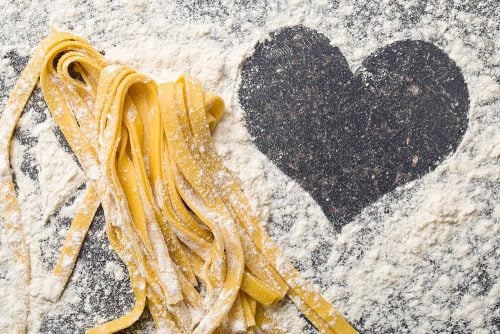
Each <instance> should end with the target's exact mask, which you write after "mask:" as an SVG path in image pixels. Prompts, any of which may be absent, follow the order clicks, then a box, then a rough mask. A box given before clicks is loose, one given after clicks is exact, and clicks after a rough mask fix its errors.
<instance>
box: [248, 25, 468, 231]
mask: <svg viewBox="0 0 500 334" xmlns="http://www.w3.org/2000/svg"><path fill="white" fill-rule="evenodd" d="M241 77H242V81H241V86H240V89H239V100H240V103H241V105H242V107H243V109H244V111H245V115H246V121H247V128H248V129H249V131H250V133H251V135H252V137H253V140H254V142H255V144H256V145H257V147H258V148H259V149H260V150H261V151H262V152H263V153H264V154H266V155H267V156H268V157H269V159H271V160H272V161H273V162H274V163H275V164H276V165H277V166H278V167H279V168H280V169H281V170H282V171H283V172H285V173H286V174H287V175H288V176H290V177H291V178H293V179H295V180H296V181H297V182H298V183H299V184H300V185H301V186H302V187H303V188H304V189H305V190H306V191H308V192H309V193H310V194H311V196H312V197H313V198H314V199H315V200H316V201H317V202H318V203H319V204H320V205H321V207H322V208H323V210H324V212H325V214H326V215H327V217H328V218H329V219H330V220H331V221H332V222H333V224H334V225H335V227H336V228H337V229H340V228H341V227H342V226H343V225H344V224H346V223H347V222H349V221H350V220H351V219H352V218H353V217H354V216H355V215H356V214H358V213H359V212H360V211H361V210H362V209H363V208H364V207H365V206H366V205H368V204H370V203H372V202H373V201H375V200H376V199H377V198H379V197H380V196H382V195H384V194H386V193H387V192H390V191H392V190H393V189H395V188H396V187H397V186H400V185H402V184H405V183H406V182H408V181H411V180H414V179H416V178H418V177H421V176H422V175H424V174H425V173H427V172H428V171H430V170H431V169H433V168H434V167H435V166H436V165H437V164H438V163H439V162H441V161H442V160H443V159H445V157H446V156H447V155H449V154H450V153H451V152H453V151H454V150H455V148H456V147H457V146H458V144H459V143H460V141H461V138H462V136H463V134H464V133H465V130H466V128H467V113H468V108H469V95H468V90H467V86H466V84H465V83H464V78H463V76H462V73H461V70H460V69H459V68H458V67H457V66H456V65H455V63H454V62H453V61H452V60H451V59H450V58H449V57H448V56H447V55H446V54H445V53H444V52H443V51H441V50H440V49H439V48H437V47H436V46H434V45H433V44H431V43H427V42H424V41H418V40H404V41H398V42H395V43H392V44H390V45H388V46H386V47H384V48H381V49H379V50H377V51H376V52H374V53H373V54H372V55H370V56H369V57H368V58H366V59H365V60H364V61H363V63H362V67H361V68H360V69H359V70H358V71H357V72H356V73H354V74H353V73H352V72H351V70H350V68H349V64H348V62H347V60H346V59H345V57H344V56H343V55H342V53H341V52H340V50H339V49H338V48H336V47H333V46H331V45H330V42H329V40H328V39H327V38H326V37H325V36H324V35H322V34H319V33H318V32H316V31H313V30H310V29H307V28H305V27H303V26H295V27H287V28H284V29H281V30H279V31H276V32H274V33H272V34H271V36H270V39H268V40H266V41H264V42H260V43H258V44H257V45H256V47H255V51H254V53H253V55H251V56H250V57H249V58H248V59H246V61H245V62H244V63H243V65H242V68H241Z"/></svg>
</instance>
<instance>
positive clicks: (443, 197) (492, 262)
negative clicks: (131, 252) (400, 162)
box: [0, 0, 500, 333]
mask: <svg viewBox="0 0 500 334" xmlns="http://www.w3.org/2000/svg"><path fill="white" fill-rule="evenodd" d="M499 13H500V11H499V10H498V4H497V2H496V1H494V0H492V1H483V2H477V1H454V2H452V1H445V2H443V3H435V4H434V3H433V2H432V1H418V2H417V1H404V0H394V1H391V0H388V1H384V2H383V3H382V4H379V3H376V2H373V1H359V2H358V3H356V4H353V2H352V1H306V0H296V1H289V2H278V1H266V2H259V3H253V2H250V1H242V2H238V4H237V5H235V4H233V2H229V1H227V3H226V1H217V2H214V3H212V4H210V2H205V1H178V2H174V1H148V0H140V1H139V0H136V1H123V2H121V1H82V2H73V1H39V2H31V1H25V2H22V1H17V2H12V3H11V2H6V1H3V2H1V4H0V22H2V29H1V30H0V64H1V65H0V71H1V74H0V98H1V99H0V107H2V108H3V106H4V104H5V101H6V97H7V96H8V93H9V91H10V89H11V88H12V86H13V84H14V82H15V80H16V78H17V77H18V75H19V72H20V70H21V69H22V68H23V66H24V64H25V63H26V61H27V58H28V57H29V55H30V53H31V51H32V49H33V47H34V46H35V45H37V44H38V43H39V42H40V40H41V39H42V38H43V37H44V36H46V35H47V33H48V30H49V27H51V26H52V27H55V28H58V29H61V30H68V31H71V32H73V33H75V34H78V35H81V36H82V37H84V38H86V39H88V40H89V41H90V42H91V43H93V44H94V45H95V46H96V47H97V48H98V49H99V50H102V51H104V52H105V54H106V57H107V58H109V59H112V60H116V61H120V62H123V63H126V64H128V65H130V66H133V67H136V68H137V69H138V70H140V71H143V72H145V73H147V74H149V75H151V76H152V77H154V78H155V79H158V80H174V79H175V78H176V76H177V75H178V74H180V73H183V72H188V73H190V74H191V75H193V76H195V77H197V78H199V79H200V80H201V82H202V83H203V85H204V87H205V88H206V89H208V90H212V91H215V92H217V93H219V94H221V96H222V97H223V98H224V100H225V101H226V103H227V108H226V114H225V116H224V117H223V119H222V123H221V124H220V125H219V126H218V128H217V130H216V133H215V144H216V148H217V150H218V151H219V152H220V153H221V154H222V155H223V157H224V159H225V161H226V164H227V166H228V167H229V168H231V169H232V170H233V171H234V173H235V174H236V175H237V176H238V177H239V178H240V179H241V180H242V183H243V186H244V189H245V192H246V193H247V195H248V196H249V197H250V199H251V201H252V204H253V205H254V207H255V209H256V211H257V212H258V214H259V216H260V217H261V218H262V219H263V221H264V222H265V224H266V227H267V228H268V230H269V232H270V234H271V235H272V236H273V237H274V238H275V239H276V240H277V241H278V243H279V244H280V245H281V246H282V248H283V249H284V250H285V251H286V253H287V254H289V256H290V257H291V258H292V259H293V260H294V262H295V263H296V264H297V266H298V267H299V268H300V269H301V271H303V272H304V273H305V275H306V276H308V277H309V278H310V279H311V280H313V281H314V282H315V283H316V284H317V286H318V287H319V288H320V289H321V291H322V292H324V293H325V295H326V296H327V297H328V298H329V300H331V301H332V302H333V304H334V305H335V306H336V307H337V308H338V309H340V310H341V311H342V312H343V313H344V314H345V315H346V317H347V318H348V319H349V320H350V321H351V322H352V323H353V324H355V325H356V327H357V328H359V329H360V331H362V332H366V333H404V332H422V333H429V332H443V333H470V332H474V333H497V332H500V327H499V326H500V310H499V304H500V303H499V300H500V280H499V279H498V273H499V272H500V263H499V260H498V258H499V256H500V254H499V253H500V252H499V244H500V234H499V221H500V185H499V182H498V176H499V175H500V165H499V161H498V160H499V157H500V130H499V128H500V111H499V108H500V83H499V81H500V80H499V70H498V66H499V62H500V54H499V52H498V47H499V39H500V35H499V29H500V27H499V24H500V23H499V22H500V17H499ZM298 24H300V25H303V26H305V27H308V28H310V29H314V30H315V31H317V32H318V33H321V34H323V35H324V36H326V38H328V39H329V40H330V43H331V45H332V46H334V47H338V48H339V49H340V50H342V54H343V56H344V57H345V58H346V60H347V62H348V63H349V66H350V69H351V70H352V71H353V73H356V70H357V69H358V68H360V67H361V65H362V61H363V60H364V59H366V58H367V57H368V56H369V55H370V54H372V53H373V52H375V51H376V50H377V49H379V48H382V47H385V46H387V45H389V44H391V43H393V42H396V41H401V40H406V39H411V40H423V41H426V42H429V43H432V44H433V45H435V46H436V47H438V48H439V49H441V50H442V51H443V52H444V53H445V54H447V56H448V57H449V58H450V59H451V60H452V61H453V62H454V63H456V65H457V66H458V67H459V68H460V70H461V72H462V74H463V77H464V81H465V84H466V85H467V89H468V93H469V106H468V126H467V130H466V132H465V134H464V135H463V139H461V141H460V143H459V145H458V147H457V148H456V149H455V150H453V152H451V151H450V152H451V153H449V154H448V155H447V156H446V157H445V158H444V159H443V160H442V161H441V162H440V164H439V165H438V166H437V167H435V168H434V169H433V170H432V171H431V172H430V173H427V174H426V175H424V176H422V177H421V178H418V179H416V180H414V181H411V182H409V183H406V184H405V185H404V186H401V187H398V188H396V189H395V190H393V191H391V192H389V193H387V194H385V195H384V196H382V197H380V198H378V199H376V201H374V202H372V203H371V204H369V205H368V206H366V207H365V208H363V209H362V210H361V211H360V213H359V214H358V215H357V216H355V217H353V218H352V219H351V220H350V221H349V222H347V223H345V224H344V226H343V227H342V229H341V231H340V232H336V229H335V228H334V226H335V222H329V221H328V219H327V218H326V216H325V215H324V214H323V212H322V210H321V207H320V206H319V205H318V204H316V203H315V201H314V200H313V199H312V197H311V196H310V195H309V194H308V193H307V192H306V191H305V190H304V189H303V188H301V187H300V186H299V185H298V184H297V183H296V182H295V181H293V180H291V179H290V178H288V177H287V176H285V175H284V174H283V173H282V172H281V171H280V170H279V169H278V168H277V167H276V166H275V165H274V164H273V163H272V162H270V161H269V160H268V159H267V158H266V157H265V155H264V154H262V153H260V152H259V151H258V150H257V148H256V147H255V146H253V145H252V141H251V138H250V136H249V133H248V131H247V130H246V129H247V127H246V125H245V123H244V119H245V111H244V110H243V108H242V107H241V106H240V103H239V98H238V90H239V87H240V69H241V65H242V64H243V62H244V61H245V59H247V58H248V57H249V56H250V55H251V54H253V48H254V46H255V45H256V44H257V43H258V42H259V41H262V40H264V39H266V38H267V37H268V36H269V34H270V33H271V32H273V31H276V30H278V29H280V28H282V27H284V26H295V25H298ZM298 93H300V92H298ZM0 110H1V108H0ZM276 126H279V125H278V124H277V125H276ZM311 133H314V128H311ZM290 136H293V133H291V134H290ZM325 153H326V152H325ZM12 164H13V168H14V171H15V176H16V182H17V185H18V188H19V198H20V201H21V207H22V213H23V223H24V224H25V226H26V233H27V239H28V241H29V245H30V256H31V261H32V262H31V263H32V268H31V270H32V284H31V286H30V294H31V312H30V318H29V320H30V330H29V331H30V332H31V333H83V332H84V331H85V329H87V328H89V327H91V326H93V325H95V324H97V323H100V322H103V321H105V320H108V319H111V318H114V317H117V316H119V315H121V314H123V313H124V312H126V311H127V310H129V309H130V308H131V306H132V303H133V296H132V294H131V292H130V290H129V289H130V287H129V284H128V273H127V271H126V268H125V267H124V266H123V264H121V263H120V261H119V260H118V258H117V257H116V256H115V255H114V254H113V252H112V250H111V249H110V247H109V246H108V243H107V241H106V235H105V233H104V230H103V224H104V220H103V216H102V214H101V213H100V214H99V215H98V216H97V217H96V219H95V220H94V223H93V225H92V228H91V231H90V233H89V235H88V236H87V239H86V241H85V245H84V247H83V251H82V254H81V256H80V258H79V260H78V262H77V266H76V269H75V273H74V275H73V276H72V278H71V281H70V283H69V286H68V288H67V290H66V291H65V292H64V294H63V296H62V299H61V300H60V301H59V302H58V303H56V304H52V303H50V302H48V301H46V300H44V299H43V298H42V297H41V296H42V295H43V294H44V290H45V289H50V284H47V277H48V274H49V272H50V270H51V268H52V266H53V264H54V262H55V260H56V258H57V254H58V250H59V249H58V248H59V247H60V244H61V242H62V240H63V237H64V233H65V231H66V230H67V228H68V225H69V223H70V221H71V218H72V216H73V215H74V212H75V210H76V207H77V205H78V203H79V202H80V201H81V195H82V191H83V189H84V187H85V186H84V183H85V180H84V176H83V173H82V172H81V171H80V169H79V166H78V163H77V162H76V161H75V159H74V158H73V157H72V155H71V152H69V150H68V148H67V146H66V145H65V143H64V140H63V139H62V137H61V135H60V133H59V132H58V130H57V129H55V127H54V123H53V121H52V119H51V117H50V115H49V114H48V111H47V110H46V107H45V104H44V102H43V99H42V97H41V94H40V92H39V91H36V92H35V94H34V96H33V98H32V100H31V101H30V103H29V105H28V107H27V108H26V112H25V114H24V116H23V117H22V120H21V123H20V126H19V129H18V130H17V132H16V140H15V141H14V144H13V147H12ZM346 196H348V194H346ZM1 231H2V227H1V224H0V233H1ZM10 268H11V259H10V254H9V250H8V249H7V245H6V243H5V240H4V237H3V234H2V239H0V332H1V333H10V332H12V328H13V327H12V326H13V324H12V320H13V317H11V316H10V314H11V312H13V310H15V306H16V296H14V295H13V289H12V286H13V284H14V281H15V280H16V277H15V276H13V275H12V272H11V271H10ZM275 311H276V312H275V315H276V318H277V319H278V320H279V322H280V323H281V324H282V326H283V328H284V330H285V332H287V333H303V332H304V331H305V330H304V328H308V329H307V331H309V330H310V331H311V332H314V331H313V330H312V329H311V328H310V326H309V325H308V324H306V323H305V321H304V320H303V319H302V318H300V316H299V314H298V312H297V311H296V310H295V308H294V307H293V305H290V304H289V303H283V305H280V306H279V307H277V308H276V310H275ZM133 331H135V332H143V333H152V332H153V327H152V324H151V322H150V320H149V317H148V315H147V314H145V315H144V317H143V319H142V320H141V321H140V322H139V323H138V324H137V325H135V327H134V328H133V329H132V331H131V332H133Z"/></svg>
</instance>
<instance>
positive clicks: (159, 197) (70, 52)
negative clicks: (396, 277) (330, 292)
mask: <svg viewBox="0 0 500 334" xmlns="http://www.w3.org/2000/svg"><path fill="white" fill-rule="evenodd" d="M38 80H39V81H40V86H41V89H42V92H43V95H44V98H45V101H46V102H47V105H48V107H49V110H50V112H51V114H52V116H53V118H54V121H55V122H56V124H57V125H58V126H59V128H60V129H61V132H62V133H63V135H64V137H65V138H66V140H67V142H68V143H69V145H70V146H71V148H72V150H73V152H74V154H75V155H76V157H77V158H78V161H79V162H80V165H81V167H82V169H83V171H84V173H85V175H86V177H87V180H88V182H87V188H86V192H85V196H84V199H83V202H82V204H81V205H80V206H79V208H78V209H77V213H76V216H75V218H74V220H73V223H72V225H71V227H70V229H69V231H68V232H67V235H66V238H65V241H64V242H63V245H62V248H61V252H60V256H59V258H58V261H57V263H56V265H55V267H54V270H53V273H52V277H53V278H52V280H53V282H54V283H55V284H54V287H55V288H54V290H53V291H52V292H51V293H50V294H48V295H47V297H48V298H49V299H51V300H53V301H56V300H57V299H58V298H59V296H60V294H61V293H62V292H63V290H64V287H65V285H66V283H67V281H68V280H69V277H70V275H71V273H72V271H73V267H74V264H75V262H76V259H77V257H78V254H79V252H80V248H81V246H82V244H83V241H84V239H85V235H86V233H87V231H88V228H89V226H90V224H91V222H92V219H93V217H94V215H95V212H96V210H97V209H98V207H99V205H102V207H103V209H104V213H105V218H106V233H107V236H108V239H109V242H110V244H111V246H112V247H113V249H114V250H115V251H116V253H117V254H118V255H119V256H120V258H121V260H122V261H123V262H124V263H125V265H126V266H127V268H128V271H129V275H130V282H131V287H132V290H133V293H134V295H135V305H134V307H133V308H132V310H131V311H130V312H129V313H127V314H125V315H123V316H122V317H120V318H118V319H114V320H112V321H109V322H107V323H104V324H101V325H98V326H96V327H94V328H92V329H90V330H88V332H87V333H114V332H116V331H119V330H121V329H124V328H127V327H129V326H130V325H132V324H133V323H134V322H135V321H137V319H138V318H139V317H140V316H141V314H142V313H143V311H144V308H145V307H146V306H147V307H148V309H149V311H150V313H151V314H152V316H153V319H154V321H155V325H156V328H157V330H158V332H161V333H164V332H168V333H198V334H202V333H213V332H217V333H253V332H254V331H255V330H256V329H257V328H260V330H261V331H265V332H270V333H280V330H279V327H278V326H276V324H275V323H274V322H273V320H272V318H271V317H270V316H269V315H268V314H267V313H266V310H265V308H266V307H267V306H271V305H274V304H276V303H278V302H279V301H280V300H282V299H283V298H284V297H285V295H288V296H289V297H290V299H291V300H292V301H293V302H294V303H295V304H296V305H297V307H298V308H299V309H300V310H301V312H302V313H303V314H304V315H305V316H306V317H307V318H308V319H309V320H310V321H311V323H313V324H314V326H316V327H317V328H318V329H319V330H320V331H321V332H322V333H335V334H340V333H355V330H354V329H353V328H352V326H351V325H350V324H349V323H348V322H347V321H346V320H345V319H344V317H343V316H342V315H341V314H340V313H339V312H338V311H337V310H336V309H335V308H334V307H333V306H332V305H331V304H330V303H329V302H328V301H327V300H326V299H325V298H324V297H323V296H322V295H321V294H319V293H318V292H317V291H316V289H315V288H314V287H313V286H312V285H311V284H310V283H308V282H307V281H306V280H305V279H303V278H302V276H301V275H300V273H299V272H298V271H297V270H296V269H295V268H294V267H293V265H292V264H291V262H290V261H289V260H288V259H287V258H286V257H285V255H284V254H283V252H282V251H281V250H280V249H279V248H278V246H277V245H276V244H275V243H274V242H273V241H272V240H271V238H270V237H269V235H268V234H267V232H266V231H265V229H264V228H263V226H262V224H261V223H260V221H259V220H258V219H257V217H256V215H255V214H254V213H253V212H252V209H251V207H250V205H249V203H248V200H247V198H246V197H245V196H244V194H243V192H242V190H241V186H240V184H239V182H238V181H237V179H236V178H235V177H234V176H233V175H232V174H231V173H230V171H229V170H228V169H227V168H225V167H224V165H223V162H222V160H221V158H220V157H219V156H218V155H217V153H216V152H215V150H214V149H213V146H212V140H211V131H212V130H213V129H214V127H215V126H216V124H217V122H218V121H219V120H220V118H221V116H222V113H223V110H224V103H223V101H222V99H221V98H220V97H218V96H216V95H213V94H211V93H209V92H205V91H204V90H203V88H202V87H201V85H200V83H199V82H198V81H196V80H194V79H192V78H190V77H189V76H181V77H180V78H179V79H178V80H177V81H176V82H169V83H163V84H157V83H156V82H154V81H153V80H151V79H150V78H148V77H146V76H145V75H142V74H139V73H137V72H135V71H134V70H133V69H130V68H128V67H126V66H123V65H120V64H110V63H108V62H107V61H106V60H105V59H104V58H103V57H102V55H101V54H100V53H99V52H97V51H96V50H95V49H94V48H92V46H91V45H89V44H88V43H87V42H86V41H84V40H83V39H81V38H79V37H76V36H74V35H71V34H68V33H62V32H53V33H52V34H51V35H50V36H49V37H47V38H46V39H45V40H44V41H43V42H42V43H41V45H40V47H39V48H38V49H37V50H36V52H35V54H34V56H33V57H32V58H31V60H30V61H29V63H28V65H27V67H26V68H25V69H24V71H23V72H22V73H21V77H20V79H19V81H18V82H17V84H16V85H15V87H14V89H13V91H12V93H11V96H10V98H9V100H8V101H7V104H6V108H5V110H4V112H3V113H2V115H1V118H0V139H1V141H0V143H1V144H0V153H1V154H2V156H1V157H0V159H1V160H0V161H1V164H3V165H0V168H1V169H0V187H1V189H2V191H1V192H0V200H1V203H2V208H1V209H2V210H1V211H2V216H3V221H4V227H5V230H6V231H7V232H8V233H9V235H10V236H11V238H10V239H9V240H11V242H10V247H11V249H12V253H13V256H14V261H15V263H16V264H18V266H17V267H18V268H19V270H20V272H21V274H22V277H23V279H22V280H20V282H21V283H20V284H19V285H18V286H17V289H18V293H19V295H20V296H23V299H22V300H23V306H24V307H23V311H22V312H20V314H19V320H18V322H17V323H18V327H17V328H16V330H17V332H18V333H24V332H25V331H26V321H27V320H26V319H27V314H28V310H29V298H28V297H27V293H26V285H27V284H28V283H29V270H30V269H29V254H28V249H27V246H26V242H25V240H24V232H23V226H22V224H21V221H20V210H19V203H18V201H17V197H16V194H15V191H14V183H13V180H12V171H11V169H10V165H9V161H10V159H9V154H10V141H11V138H12V135H13V131H14V129H15V127H16V124H17V122H18V119H19V117H20V115H21V113H22V110H23V108H24V106H25V104H26V102H27V100H28V98H29V96H30V95H31V92H32V91H33V89H34V87H35V85H36V83H37V81H38Z"/></svg>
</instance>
